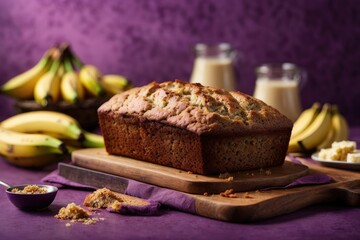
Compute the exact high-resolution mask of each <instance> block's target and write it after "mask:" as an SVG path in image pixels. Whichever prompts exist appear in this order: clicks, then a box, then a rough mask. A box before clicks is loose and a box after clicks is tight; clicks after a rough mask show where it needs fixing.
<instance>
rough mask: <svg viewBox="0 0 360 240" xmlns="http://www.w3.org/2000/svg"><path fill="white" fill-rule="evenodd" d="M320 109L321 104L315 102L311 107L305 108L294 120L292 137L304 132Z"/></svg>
mask: <svg viewBox="0 0 360 240" xmlns="http://www.w3.org/2000/svg"><path fill="white" fill-rule="evenodd" d="M320 110H321V106H320V104H319V103H314V104H313V105H312V106H311V108H308V109H306V110H304V111H303V112H302V113H301V114H300V116H299V117H298V118H297V119H296V121H295V122H294V126H293V129H292V132H291V138H294V137H296V136H297V135H299V134H300V133H301V132H303V131H304V130H305V129H306V128H307V127H308V126H309V125H310V124H311V123H312V122H313V121H314V119H315V118H316V116H317V115H318V113H319V112H320Z"/></svg>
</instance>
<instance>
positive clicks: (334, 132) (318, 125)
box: [288, 103, 349, 153]
mask: <svg viewBox="0 0 360 240" xmlns="http://www.w3.org/2000/svg"><path fill="white" fill-rule="evenodd" d="M317 107H318V105H317V103H316V105H315V104H314V105H313V106H312V107H311V108H309V109H306V110H304V112H303V113H302V114H301V115H300V117H299V118H298V119H297V120H296V121H295V123H294V126H295V125H297V126H298V130H297V134H294V133H292V135H291V139H290V142H289V148H288V152H303V153H309V152H312V151H314V150H320V149H322V148H328V147H330V146H331V144H332V143H333V142H335V141H342V140H347V139H348V136H349V127H348V124H347V121H346V119H345V118H344V116H343V115H341V114H340V112H339V111H338V108H337V106H336V105H330V104H324V105H323V107H322V108H321V111H320V112H318V113H317V111H319V110H317ZM310 119H311V120H310ZM293 132H294V131H293Z"/></svg>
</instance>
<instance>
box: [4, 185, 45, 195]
mask: <svg viewBox="0 0 360 240" xmlns="http://www.w3.org/2000/svg"><path fill="white" fill-rule="evenodd" d="M11 192H13V193H23V194H41V193H46V192H47V190H46V187H39V186H36V185H27V186H25V187H24V188H23V189H22V190H21V189H18V188H14V189H12V190H11Z"/></svg>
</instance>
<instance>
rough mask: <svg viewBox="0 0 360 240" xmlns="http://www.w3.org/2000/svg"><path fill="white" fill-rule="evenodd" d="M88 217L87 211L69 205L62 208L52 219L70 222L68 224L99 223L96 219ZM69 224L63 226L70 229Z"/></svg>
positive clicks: (73, 204) (74, 205)
mask: <svg viewBox="0 0 360 240" xmlns="http://www.w3.org/2000/svg"><path fill="white" fill-rule="evenodd" d="M90 215H91V214H90V212H89V211H87V210H85V209H83V208H82V207H80V206H79V205H76V204H75V203H69V204H68V205H67V206H66V207H62V208H61V209H60V210H59V213H58V214H56V215H55V216H54V217H55V218H57V219H61V220H70V223H75V222H82V223H83V224H85V225H89V224H94V223H96V222H97V221H99V219H98V218H91V217H90ZM70 223H66V224H65V226H66V227H70V226H71V224H70Z"/></svg>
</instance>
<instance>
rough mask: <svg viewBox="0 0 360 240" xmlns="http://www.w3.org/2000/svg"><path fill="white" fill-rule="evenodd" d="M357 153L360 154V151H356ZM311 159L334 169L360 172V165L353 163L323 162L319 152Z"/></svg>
mask: <svg viewBox="0 0 360 240" xmlns="http://www.w3.org/2000/svg"><path fill="white" fill-rule="evenodd" d="M356 152H360V150H359V149H358V150H356ZM311 158H312V159H313V160H314V161H316V162H318V163H320V164H321V165H324V166H327V167H333V168H343V169H349V170H355V171H359V170H360V163H351V162H344V161H336V160H323V159H320V158H319V152H316V153H314V154H313V155H311Z"/></svg>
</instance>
